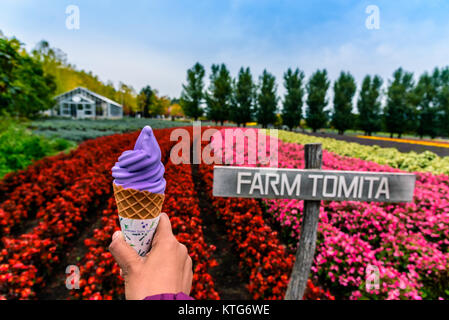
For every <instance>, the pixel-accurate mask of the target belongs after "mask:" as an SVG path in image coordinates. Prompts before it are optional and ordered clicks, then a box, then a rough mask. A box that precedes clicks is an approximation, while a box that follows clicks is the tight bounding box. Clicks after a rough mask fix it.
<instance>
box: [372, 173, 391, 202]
mask: <svg viewBox="0 0 449 320" xmlns="http://www.w3.org/2000/svg"><path fill="white" fill-rule="evenodd" d="M382 193H383V194H385V199H387V200H388V199H390V190H389V187H388V178H386V177H383V178H382V179H380V183H379V188H378V189H377V193H376V196H375V198H376V199H379V197H380V195H381V194H382Z"/></svg>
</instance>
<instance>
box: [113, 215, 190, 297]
mask: <svg viewBox="0 0 449 320" xmlns="http://www.w3.org/2000/svg"><path fill="white" fill-rule="evenodd" d="M109 251H110V252H111V254H112V256H113V257H114V259H115V261H116V262H117V264H118V265H119V267H120V268H121V270H122V276H123V278H124V279H125V296H126V299H127V300H142V299H144V298H145V297H148V296H152V295H156V294H163V293H174V294H176V293H179V292H183V293H185V294H186V295H189V294H190V289H191V288H192V277H193V272H192V259H191V258H190V256H189V255H188V253H187V248H186V246H185V245H183V244H181V243H179V242H178V240H176V238H175V236H174V235H173V232H172V229H171V224H170V219H169V218H168V216H167V214H165V213H162V214H161V218H160V220H159V225H158V227H157V230H156V233H155V235H154V239H153V245H152V248H151V250H150V252H149V253H148V254H147V255H146V256H145V257H141V256H139V255H138V254H137V252H136V251H135V250H134V249H133V248H132V247H131V246H130V245H129V244H127V243H126V241H125V238H124V237H123V234H122V233H121V232H120V231H116V232H115V233H114V235H113V236H112V242H111V244H110V245H109Z"/></svg>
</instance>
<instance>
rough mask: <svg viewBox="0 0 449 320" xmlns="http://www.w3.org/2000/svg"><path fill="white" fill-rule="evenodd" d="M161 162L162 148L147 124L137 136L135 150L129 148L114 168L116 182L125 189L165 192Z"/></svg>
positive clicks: (113, 175) (113, 174)
mask: <svg viewBox="0 0 449 320" xmlns="http://www.w3.org/2000/svg"><path fill="white" fill-rule="evenodd" d="M164 172H165V168H164V165H163V164H162V162H161V149H160V148H159V144H158V143H157V140H156V137H155V136H154V133H153V130H152V129H151V127H150V126H145V127H144V128H143V129H142V131H141V132H140V135H139V138H137V141H136V144H135V146H134V150H127V151H125V152H123V153H122V155H121V156H120V157H119V158H118V162H116V163H115V166H114V167H113V168H112V177H113V178H114V179H115V180H114V183H115V184H116V185H118V186H122V187H123V188H125V189H135V190H139V191H145V190H146V191H149V192H152V193H160V194H163V193H164V192H165V185H166V181H165V179H164Z"/></svg>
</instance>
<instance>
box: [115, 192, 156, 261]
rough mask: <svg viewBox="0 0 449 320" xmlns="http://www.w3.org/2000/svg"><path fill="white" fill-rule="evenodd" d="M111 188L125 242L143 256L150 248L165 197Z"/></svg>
mask: <svg viewBox="0 0 449 320" xmlns="http://www.w3.org/2000/svg"><path fill="white" fill-rule="evenodd" d="M113 187H114V196H115V201H116V202H117V209H118V214H119V220H120V228H121V229H122V233H123V235H124V237H125V240H126V242H127V243H128V244H129V245H130V246H131V247H133V248H134V249H135V250H136V252H137V253H138V254H139V255H140V256H145V255H146V254H147V252H148V251H149V250H150V248H151V242H152V241H153V237H154V233H155V232H156V228H157V225H158V223H159V219H160V213H161V210H162V204H163V203H164V197H165V196H164V195H163V194H157V193H151V192H148V191H139V190H134V189H125V188H123V187H121V186H117V185H115V184H113Z"/></svg>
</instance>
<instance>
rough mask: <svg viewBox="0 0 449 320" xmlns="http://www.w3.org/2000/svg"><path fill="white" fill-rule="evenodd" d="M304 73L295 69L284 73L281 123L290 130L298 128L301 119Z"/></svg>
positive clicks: (289, 69)
mask: <svg viewBox="0 0 449 320" xmlns="http://www.w3.org/2000/svg"><path fill="white" fill-rule="evenodd" d="M303 81H304V72H302V71H300V70H299V69H298V68H296V70H295V71H292V69H291V68H288V70H287V72H285V73H284V87H285V90H286V94H285V97H284V103H283V109H282V123H283V124H285V125H286V126H287V127H288V128H289V129H290V130H292V129H293V128H294V127H296V126H298V125H299V123H300V121H301V117H302V104H303V96H304V88H303Z"/></svg>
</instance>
